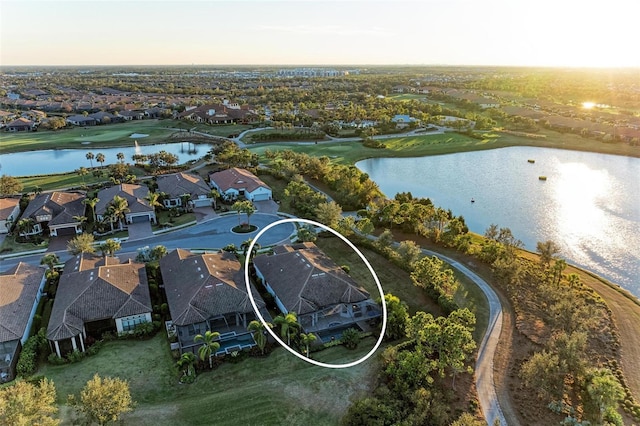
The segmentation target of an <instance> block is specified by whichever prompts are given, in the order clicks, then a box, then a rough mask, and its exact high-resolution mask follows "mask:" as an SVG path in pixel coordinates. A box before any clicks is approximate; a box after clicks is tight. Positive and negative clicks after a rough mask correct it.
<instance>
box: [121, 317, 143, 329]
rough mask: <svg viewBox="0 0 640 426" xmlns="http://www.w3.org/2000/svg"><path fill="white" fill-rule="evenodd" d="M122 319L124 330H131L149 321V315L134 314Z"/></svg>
mask: <svg viewBox="0 0 640 426" xmlns="http://www.w3.org/2000/svg"><path fill="white" fill-rule="evenodd" d="M120 321H121V322H122V331H131V330H133V329H134V328H136V326H137V325H138V324H142V323H145V322H147V317H146V315H144V314H143V315H134V316H131V317H126V318H122V319H121V320H120Z"/></svg>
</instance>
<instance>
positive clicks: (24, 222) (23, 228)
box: [16, 217, 36, 234]
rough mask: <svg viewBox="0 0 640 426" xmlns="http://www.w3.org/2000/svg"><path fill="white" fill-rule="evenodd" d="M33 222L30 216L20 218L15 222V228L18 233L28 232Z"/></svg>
mask: <svg viewBox="0 0 640 426" xmlns="http://www.w3.org/2000/svg"><path fill="white" fill-rule="evenodd" d="M35 223H36V222H35V221H34V220H33V219H31V218H30V217H27V218H24V219H20V220H19V221H18V223H16V229H17V230H18V234H28V233H30V232H31V229H32V228H33V225H34V224H35Z"/></svg>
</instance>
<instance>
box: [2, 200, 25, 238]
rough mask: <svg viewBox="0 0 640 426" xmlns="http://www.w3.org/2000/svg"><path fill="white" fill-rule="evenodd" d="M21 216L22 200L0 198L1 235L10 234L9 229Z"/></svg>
mask: <svg viewBox="0 0 640 426" xmlns="http://www.w3.org/2000/svg"><path fill="white" fill-rule="evenodd" d="M19 215H20V199H18V198H0V234H6V233H8V232H9V228H10V227H11V226H12V225H13V224H14V223H15V222H16V220H17V219H18V216H19Z"/></svg>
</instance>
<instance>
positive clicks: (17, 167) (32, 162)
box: [0, 141, 210, 176]
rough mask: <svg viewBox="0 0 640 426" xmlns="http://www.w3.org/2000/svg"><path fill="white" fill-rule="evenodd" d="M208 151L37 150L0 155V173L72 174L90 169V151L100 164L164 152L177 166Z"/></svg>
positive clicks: (191, 147) (169, 147) (184, 147)
mask: <svg viewBox="0 0 640 426" xmlns="http://www.w3.org/2000/svg"><path fill="white" fill-rule="evenodd" d="M209 149H210V145H208V144H202V145H199V144H193V143H189V142H174V143H165V144H157V145H141V146H139V147H136V146H135V142H134V141H132V142H131V146H130V147H119V148H100V147H99V146H92V144H87V145H83V146H82V148H78V149H47V150H40V151H27V152H17V153H13V154H2V155H0V174H5V175H9V176H32V175H46V174H53V173H66V172H73V171H74V170H77V169H78V168H80V167H87V168H89V167H91V162H90V161H89V160H87V157H86V154H87V153H88V152H92V153H93V154H94V155H97V154H98V153H102V154H104V156H105V162H104V165H105V166H106V165H109V164H114V163H117V162H118V158H117V156H116V155H117V154H118V153H119V152H122V153H123V154H124V161H125V162H128V163H133V161H132V160H131V157H132V156H133V155H134V154H136V153H138V154H152V153H156V152H160V151H161V150H164V151H167V152H169V153H171V154H175V155H177V156H178V159H179V163H186V162H187V161H189V160H195V159H198V158H200V157H202V156H203V155H205V154H206V153H207V152H208V151H209ZM93 166H94V167H95V166H100V163H98V162H97V161H96V159H95V158H94V159H93Z"/></svg>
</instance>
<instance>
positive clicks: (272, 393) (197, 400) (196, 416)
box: [38, 334, 377, 426]
mask: <svg viewBox="0 0 640 426" xmlns="http://www.w3.org/2000/svg"><path fill="white" fill-rule="evenodd" d="M373 341H374V339H372V338H368V339H366V340H365V341H363V342H362V343H361V345H360V347H359V348H358V349H356V350H355V351H348V350H346V349H344V348H342V347H336V348H332V349H329V350H325V351H322V352H318V353H315V354H312V356H313V357H314V358H315V359H318V360H320V361H323V362H328V363H344V362H348V360H352V359H355V358H354V357H356V356H357V357H360V356H362V355H364V354H366V353H367V352H368V351H369V350H370V348H371V345H372V344H373ZM173 365H174V363H173V360H172V359H171V356H170V354H169V349H168V343H167V341H166V338H165V336H164V335H162V334H159V335H158V336H156V337H154V338H153V339H151V340H148V341H116V342H109V343H107V344H106V345H105V346H104V347H103V348H102V349H101V350H100V352H99V353H98V354H97V355H95V356H93V357H90V358H87V359H85V360H83V361H81V362H80V363H77V364H71V365H62V366H51V365H45V366H43V367H41V368H40V370H39V371H38V374H42V375H45V376H46V377H48V378H50V379H52V380H53V381H54V383H55V385H56V389H57V392H58V403H59V404H64V403H65V401H66V398H67V395H68V394H71V393H75V394H77V393H79V391H80V389H81V388H82V387H83V386H84V384H85V383H86V381H87V380H89V379H90V378H91V377H93V375H94V374H95V373H98V374H100V375H102V376H111V377H120V378H123V379H126V380H128V381H129V384H130V387H131V393H132V396H133V399H134V400H135V401H137V403H138V406H137V408H136V410H135V411H134V412H133V413H131V414H129V415H127V416H126V418H125V424H135V425H154V426H161V425H176V424H188V425H210V424H216V425H250V424H261V425H262V424H264V425H280V424H293V425H308V424H313V425H323V424H324V425H335V424H337V423H338V422H339V419H340V417H341V416H342V415H343V414H344V412H345V410H346V408H347V407H348V405H349V403H350V398H351V397H352V396H354V395H357V394H358V393H360V392H363V391H366V390H367V389H368V388H369V386H370V383H371V380H372V377H373V375H374V372H375V368H376V365H377V361H376V360H375V356H374V357H373V358H371V359H369V360H367V361H366V362H364V363H363V364H360V365H358V366H356V367H351V368H348V369H339V370H336V369H327V368H321V367H316V366H313V365H310V364H308V363H306V362H304V361H301V360H299V359H298V358H295V357H294V356H293V355H291V354H289V353H288V352H287V351H285V350H284V349H282V348H278V349H276V350H274V351H273V352H272V353H271V355H270V356H268V357H267V358H248V359H245V360H243V361H242V362H240V363H238V364H230V363H225V364H222V365H221V366H220V367H218V368H217V369H216V370H214V371H212V372H205V373H201V374H199V375H198V377H197V379H196V382H195V383H194V384H191V385H181V384H178V382H177V377H178V376H177V373H176V371H175V369H174V367H173ZM61 417H62V418H63V420H64V422H63V424H70V423H69V418H68V410H67V409H65V407H63V409H62V410H61Z"/></svg>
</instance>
